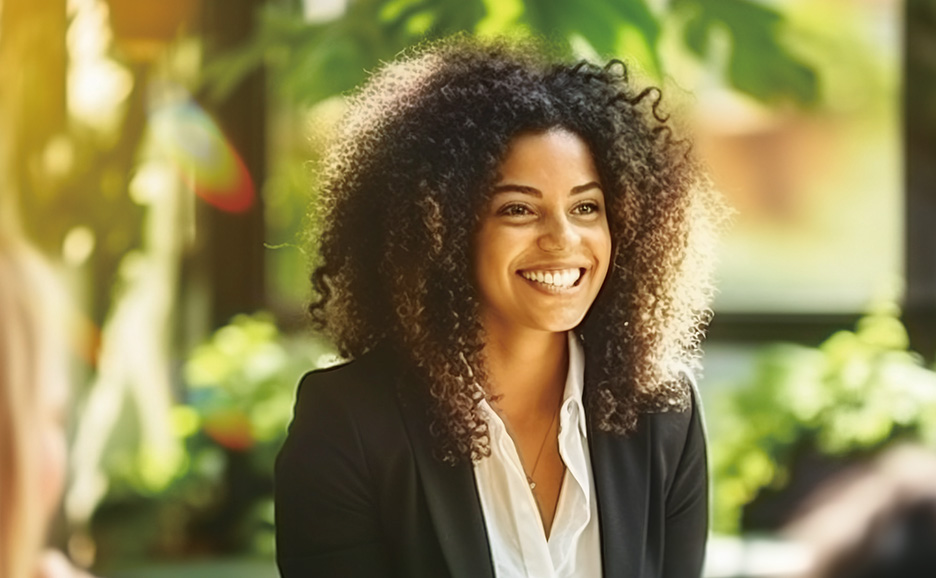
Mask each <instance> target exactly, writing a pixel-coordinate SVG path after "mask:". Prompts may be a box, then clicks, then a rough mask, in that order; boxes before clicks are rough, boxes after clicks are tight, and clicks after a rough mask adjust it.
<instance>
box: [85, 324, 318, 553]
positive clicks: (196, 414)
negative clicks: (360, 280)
mask: <svg viewBox="0 0 936 578" xmlns="http://www.w3.org/2000/svg"><path fill="white" fill-rule="evenodd" d="M333 360H334V355H333V354H332V352H331V349H329V348H328V347H327V346H326V345H325V344H324V343H323V342H321V341H316V340H312V339H308V338H296V337H289V338H287V337H286V336H284V335H282V334H281V333H280V331H279V329H278V328H277V327H276V325H275V324H274V322H273V320H272V317H271V316H270V315H268V314H266V313H258V314H255V315H238V316H236V317H234V318H233V319H232V320H231V322H230V323H229V324H228V325H226V326H224V327H222V328H220V329H218V330H217V331H216V332H215V333H214V334H213V335H212V336H211V337H210V338H209V339H208V340H206V341H205V342H204V343H203V344H201V345H199V346H198V347H196V348H195V349H194V351H193V352H192V353H191V355H190V356H189V358H188V360H187V361H186V363H185V365H184V368H183V373H184V379H183V381H184V383H185V384H186V385H187V387H186V391H187V397H186V400H185V403H182V404H178V405H176V406H175V407H174V408H173V411H172V416H171V421H172V423H171V427H172V431H173V432H174V434H175V435H176V436H178V438H179V439H180V440H182V441H183V442H184V446H185V449H186V454H185V455H184V456H183V459H181V460H178V462H175V463H173V464H166V463H162V464H158V465H160V466H161V467H162V468H163V469H164V468H165V467H171V468H173V471H172V472H170V475H169V476H168V478H167V483H166V484H163V485H162V486H159V487H157V488H154V487H152V486H151V485H149V484H147V483H145V482H146V478H147V473H146V471H145V467H144V466H145V465H146V464H143V463H141V462H140V461H139V460H135V461H130V462H126V463H123V465H122V466H121V467H119V468H117V469H112V470H111V471H110V472H109V474H110V475H111V476H112V480H111V481H112V488H113V489H112V492H111V494H110V495H109V496H108V498H107V499H105V502H104V504H103V505H102V507H101V509H100V511H99V513H98V514H97V515H96V518H97V519H98V520H97V522H98V523H97V524H96V525H97V526H102V525H103V526H105V527H104V528H99V529H98V531H97V532H96V534H97V535H98V538H99V541H101V542H103V543H104V544H105V546H106V548H107V549H109V550H111V551H116V552H119V553H120V554H117V555H115V557H120V558H127V557H128V556H131V557H132V556H134V555H135V554H134V552H135V551H136V550H140V549H141V548H142V549H143V550H146V551H148V552H149V555H152V554H153V553H158V554H159V555H161V556H184V555H187V554H189V553H191V552H192V551H201V552H206V551H207V552H214V553H245V552H252V553H255V554H263V555H271V554H272V545H273V519H272V475H273V465H274V460H275V457H276V452H277V451H279V448H280V446H281V445H282V442H283V440H284V438H285V435H286V427H287V425H288V424H289V421H290V420H291V419H292V407H293V400H294V396H295V389H296V383H297V382H298V380H299V378H300V377H301V376H302V374H303V373H304V372H306V371H309V370H311V369H314V368H315V367H318V366H320V365H324V364H327V363H330V362H332V361H333ZM127 509H129V510H130V511H131V512H132V515H133V516H134V517H136V518H139V520H138V523H135V524H132V525H131V526H126V525H125V523H124V518H125V517H126V514H124V515H121V516H120V517H119V518H118V517H117V515H116V514H115V512H123V511H125V510H127ZM112 518H113V520H112V522H110V523H108V522H107V520H108V519H112ZM101 520H104V521H103V522H101ZM111 527H113V528H116V529H118V530H119V528H121V527H128V528H129V527H134V528H137V530H135V531H129V533H127V534H121V533H120V532H111V531H110V530H109V528H111ZM141 542H142V543H143V544H144V546H142V547H141V545H140V543H141ZM136 555H142V553H138V554H136Z"/></svg>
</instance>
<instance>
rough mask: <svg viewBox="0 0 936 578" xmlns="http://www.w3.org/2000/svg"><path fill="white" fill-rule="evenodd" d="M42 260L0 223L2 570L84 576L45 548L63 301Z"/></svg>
mask: <svg viewBox="0 0 936 578" xmlns="http://www.w3.org/2000/svg"><path fill="white" fill-rule="evenodd" d="M55 287H56V283H55V280H54V278H53V276H52V274H51V273H50V272H49V271H48V269H47V268H46V266H45V265H44V263H43V262H42V260H41V258H40V257H39V256H38V255H37V254H36V253H35V252H34V251H33V250H32V249H31V248H30V247H28V246H27V245H26V244H25V243H24V242H23V241H21V240H19V239H18V238H16V237H14V236H12V235H11V234H10V233H9V230H8V229H6V228H0V576H3V577H4V578H36V577H40V578H79V577H87V576H88V575H87V574H85V573H83V572H80V571H77V570H75V569H74V568H72V567H71V565H70V564H68V562H67V561H66V560H65V558H64V557H63V556H62V555H61V554H60V553H58V552H54V551H47V552H45V553H43V544H44V542H45V534H46V531H47V528H48V525H49V522H50V521H51V519H52V517H53V515H54V514H55V512H56V510H57V508H58V504H59V500H60V498H61V495H62V489H63V486H64V481H65V457H66V451H65V427H64V416H65V408H66V407H67V405H66V404H67V397H68V385H67V383H68V382H67V371H66V351H65V343H64V340H63V339H62V327H61V325H62V317H61V316H60V315H59V314H60V313H61V308H60V307H59V305H62V303H63V299H62V298H61V295H58V294H57V292H56V291H55Z"/></svg>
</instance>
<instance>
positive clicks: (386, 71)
mask: <svg viewBox="0 0 936 578" xmlns="http://www.w3.org/2000/svg"><path fill="white" fill-rule="evenodd" d="M660 98H661V93H660V91H659V89H657V88H653V87H650V88H643V89H641V88H638V87H635V86H634V85H633V83H632V81H631V80H630V79H629V78H628V73H627V69H626V67H625V66H624V64H623V63H621V62H620V61H612V62H610V63H609V64H608V65H607V66H604V67H599V66H596V65H594V64H591V63H588V62H585V61H582V62H578V63H569V62H565V61H563V60H562V59H561V58H559V57H556V56H554V55H552V54H551V53H550V51H549V50H548V49H545V48H544V47H543V46H542V45H540V44H538V43H537V42H534V41H524V42H516V41H510V42H508V41H505V40H486V41H482V40H477V39H473V38H470V37H467V36H457V37H453V38H449V39H446V40H443V41H439V42H435V43H431V44H427V45H424V46H421V47H418V48H416V49H413V50H412V51H411V52H409V53H406V54H403V55H402V56H401V57H400V58H399V59H398V60H396V61H395V62H392V63H390V64H387V65H385V66H384V67H383V68H382V69H380V70H379V71H378V72H377V73H375V74H374V75H373V76H372V77H371V79H370V80H369V81H368V82H367V83H366V84H365V85H364V86H363V87H362V88H361V90H360V91H359V92H358V93H356V94H355V95H353V96H352V98H351V99H350V108H349V110H348V112H347V114H346V116H345V118H344V120H343V122H342V123H341V125H340V129H339V131H338V135H337V137H336V140H335V142H334V143H333V145H332V146H331V148H330V151H329V154H328V155H326V157H325V160H324V162H323V166H322V175H321V176H322V188H321V195H320V198H319V199H318V203H317V205H316V206H317V209H316V211H315V213H314V215H313V218H312V222H313V223H314V224H315V225H314V227H313V228H314V229H315V230H313V233H312V237H313V239H314V240H315V242H316V243H317V244H318V247H317V249H318V250H317V254H318V259H320V260H319V261H318V262H317V264H316V265H317V266H316V268H315V269H314V271H313V273H312V288H313V292H314V295H315V297H314V299H313V302H312V304H311V306H310V308H309V309H310V312H311V314H312V319H313V323H314V325H315V326H316V328H317V329H319V330H321V331H323V332H324V333H325V334H326V335H328V336H329V337H331V338H332V339H333V340H334V342H335V343H336V345H337V346H338V348H339V351H340V352H341V354H342V355H344V356H346V357H351V358H353V357H357V356H360V355H361V354H363V353H365V352H366V351H369V350H371V349H373V348H375V347H377V346H378V345H383V346H388V347H391V348H393V349H395V350H396V351H397V352H398V353H399V354H400V355H402V356H403V358H405V359H407V360H408V361H409V362H410V364H411V366H412V368H413V369H414V370H415V371H416V372H417V373H418V374H420V375H421V377H423V378H424V381H425V383H426V384H428V387H429V390H430V393H431V395H432V397H433V399H434V414H433V431H434V432H435V433H436V434H437V435H438V437H439V439H440V441H441V446H442V450H443V455H444V456H445V457H446V458H447V459H449V460H458V459H467V458H470V459H480V458H481V457H483V456H486V455H488V454H489V451H490V449H489V447H488V444H489V440H488V434H487V426H486V422H485V419H484V417H483V414H481V412H480V410H479V406H478V402H479V401H480V399H481V398H482V397H483V396H484V395H485V394H484V390H483V387H478V385H482V386H483V385H484V383H485V375H486V374H485V368H484V367H485V365H484V358H483V353H482V349H483V342H484V334H483V329H482V327H481V324H480V322H479V297H478V293H477V290H476V287H475V285H474V280H473V272H472V265H471V263H472V250H473V239H474V235H475V233H476V230H477V227H478V224H479V215H480V213H481V209H482V208H483V207H484V205H485V203H486V202H487V199H488V195H487V193H488V191H490V190H491V188H492V186H493V185H494V184H495V181H496V178H497V176H496V173H497V168H498V166H499V164H500V162H501V160H502V158H503V157H504V155H505V152H506V150H507V146H508V143H509V142H510V141H511V139H513V138H514V137H515V136H516V135H518V134H520V133H531V132H534V133H535V132H541V131H546V130H549V129H552V128H562V129H566V130H568V131H570V132H572V133H574V134H576V135H578V136H579V137H581V138H582V139H583V140H584V141H585V142H586V143H587V144H588V146H589V148H590V150H591V152H592V154H593V156H594V160H595V165H596V168H597V170H598V174H599V177H600V179H601V183H602V190H603V191H604V195H605V199H606V205H607V207H608V224H609V228H610V231H611V237H612V262H611V266H610V268H609V272H608V276H607V278H606V280H605V282H604V285H603V287H602V289H601V291H600V293H599V295H598V297H597V299H596V301H595V303H594V304H593V305H592V307H591V309H590V311H589V312H588V314H587V316H586V317H585V319H584V321H583V322H582V323H581V324H580V325H579V326H578V327H577V328H576V332H577V333H578V334H579V335H580V336H581V337H582V340H583V343H584V347H585V352H586V356H587V357H588V358H589V360H590V363H589V368H590V370H589V375H588V385H587V387H586V399H585V403H586V407H587V408H588V410H589V412H590V413H591V414H592V415H593V416H594V417H595V419H596V423H597V424H598V425H599V427H600V428H601V429H603V430H605V431H613V432H616V433H619V434H621V435H624V434H626V433H628V432H630V431H632V430H633V429H634V428H635V427H636V424H637V419H638V416H639V415H640V414H641V413H643V412H652V411H667V410H673V409H675V410H680V409H685V408H686V407H687V406H688V403H689V396H690V392H689V388H688V387H687V385H686V383H685V381H684V379H683V378H682V377H681V371H682V370H681V369H680V368H681V367H685V366H686V365H688V366H690V367H691V366H695V365H697V363H698V358H699V346H700V341H701V339H702V335H703V328H704V326H705V324H706V323H707V321H708V319H709V317H710V314H709V310H708V308H707V307H708V302H709V298H710V296H711V284H710V280H709V278H710V276H709V273H710V269H711V267H710V265H711V262H712V258H711V255H712V242H711V238H712V237H713V235H712V233H714V230H715V228H716V225H717V222H718V221H719V220H720V217H721V215H722V214H723V210H722V207H721V204H720V201H719V199H718V196H717V195H716V194H715V193H714V192H713V190H712V188H711V187H710V186H709V183H708V181H707V179H706V178H705V176H704V174H703V173H702V171H701V170H700V168H699V165H698V164H697V163H696V162H695V161H694V160H693V158H692V156H691V155H690V147H689V144H688V142H686V141H684V140H677V139H676V138H674V136H673V131H672V130H671V128H670V126H668V123H667V119H666V117H665V116H663V114H662V113H661V111H660V109H659V104H660ZM591 368H593V370H592V369H591Z"/></svg>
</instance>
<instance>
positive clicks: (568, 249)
mask: <svg viewBox="0 0 936 578" xmlns="http://www.w3.org/2000/svg"><path fill="white" fill-rule="evenodd" d="M475 242H476V247H475V252H474V253H475V262H474V272H475V279H476V282H477V286H478V291H479V294H480V298H481V315H482V323H483V324H484V326H485V329H486V330H487V331H488V332H491V331H501V330H506V331H517V330H520V329H531V330H537V331H546V332H561V331H568V330H569V329H572V328H574V327H575V326H577V325H578V324H579V323H580V322H581V321H582V318H583V317H585V314H586V313H587V312H588V309H589V307H590V306H591V304H592V302H594V300H595V297H596V296H597V294H598V290H599V289H600V288H601V284H602V283H603V282H604V279H605V276H606V274H607V272H608V263H609V262H610V259H611V234H610V232H609V230H608V219H607V215H606V211H605V199H604V193H603V192H602V190H601V183H600V181H599V179H598V173H597V171H596V170H595V163H594V160H593V158H592V154H591V151H590V150H589V149H588V145H586V144H585V142H584V141H583V140H582V139H581V138H580V137H578V136H577V135H575V134H574V133H571V132H569V131H567V130H563V129H552V130H549V131H546V132H541V133H526V134H521V135H519V136H517V137H515V138H514V139H513V140H512V141H511V143H510V145H509V147H508V149H507V154H506V156H505V158H504V160H503V162H502V163H501V165H500V167H499V170H498V178H497V183H496V184H495V186H494V189H493V191H491V194H490V200H489V202H488V204H487V205H486V207H485V209H484V210H483V214H482V215H481V224H480V228H479V231H478V234H477V237H476V238H475Z"/></svg>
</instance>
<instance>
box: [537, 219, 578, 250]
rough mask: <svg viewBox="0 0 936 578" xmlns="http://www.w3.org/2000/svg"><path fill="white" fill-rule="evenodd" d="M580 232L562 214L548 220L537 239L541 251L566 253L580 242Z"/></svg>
mask: <svg viewBox="0 0 936 578" xmlns="http://www.w3.org/2000/svg"><path fill="white" fill-rule="evenodd" d="M578 238H579V235H578V232H577V231H576V230H575V227H574V226H573V225H572V223H570V222H569V219H568V217H566V215H565V214H564V213H563V214H560V215H556V216H553V217H551V218H549V219H546V220H545V221H544V224H543V230H542V232H541V233H540V236H539V238H538V239H537V245H538V246H539V248H540V249H542V250H543V251H547V252H551V253H553V252H558V251H565V250H566V249H568V248H570V247H574V246H575V244H576V243H577V242H578Z"/></svg>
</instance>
